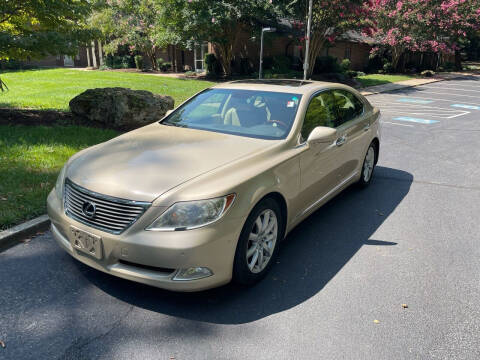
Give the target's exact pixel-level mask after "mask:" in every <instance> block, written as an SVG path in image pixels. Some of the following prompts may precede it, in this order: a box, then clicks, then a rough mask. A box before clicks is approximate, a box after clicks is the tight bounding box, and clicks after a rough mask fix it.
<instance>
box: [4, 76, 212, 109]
mask: <svg viewBox="0 0 480 360" xmlns="http://www.w3.org/2000/svg"><path fill="white" fill-rule="evenodd" d="M0 75H1V79H2V80H3V81H4V82H5V83H6V84H7V86H8V87H9V88H10V90H9V91H8V92H4V93H0V107H9V108H31V109H43V110H47V109H48V110H61V111H67V110H68V102H69V101H70V100H71V99H72V98H73V97H75V96H76V95H78V94H80V93H81V92H83V91H85V90H86V89H91V88H98V87H126V88H130V89H133V90H148V91H151V92H152V93H155V94H163V95H170V96H172V97H173V98H174V99H175V105H176V106H177V105H179V104H180V103H181V102H182V101H184V100H186V99H187V98H189V97H190V96H192V95H193V94H195V93H196V92H198V91H200V90H203V89H205V88H207V87H210V86H212V85H213V83H211V82H208V81H202V80H183V79H176V78H169V77H163V76H153V75H146V74H135V73H126V72H110V71H81V70H74V69H65V68H58V69H38V70H24V71H14V72H6V73H2V74H0Z"/></svg>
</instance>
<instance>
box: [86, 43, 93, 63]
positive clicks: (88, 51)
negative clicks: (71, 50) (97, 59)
mask: <svg viewBox="0 0 480 360" xmlns="http://www.w3.org/2000/svg"><path fill="white" fill-rule="evenodd" d="M85 50H86V51H87V66H88V67H92V63H91V62H90V50H89V47H88V45H87V46H85Z"/></svg>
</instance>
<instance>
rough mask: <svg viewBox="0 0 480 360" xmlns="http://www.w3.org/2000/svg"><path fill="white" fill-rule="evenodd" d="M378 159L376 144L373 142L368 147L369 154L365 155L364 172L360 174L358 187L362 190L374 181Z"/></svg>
mask: <svg viewBox="0 0 480 360" xmlns="http://www.w3.org/2000/svg"><path fill="white" fill-rule="evenodd" d="M376 157H377V146H376V144H375V143H374V142H372V143H371V144H370V146H369V147H368V150H367V153H366V154H365V158H364V160H363V166H362V172H361V173H360V180H359V181H358V185H360V187H362V188H366V187H367V186H368V185H370V182H371V181H372V177H373V172H374V170H375V165H376Z"/></svg>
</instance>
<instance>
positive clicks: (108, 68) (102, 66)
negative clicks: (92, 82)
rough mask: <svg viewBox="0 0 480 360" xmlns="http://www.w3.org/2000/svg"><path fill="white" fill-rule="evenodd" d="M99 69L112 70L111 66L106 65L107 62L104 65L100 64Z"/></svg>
mask: <svg viewBox="0 0 480 360" xmlns="http://www.w3.org/2000/svg"><path fill="white" fill-rule="evenodd" d="M98 70H101V71H104V70H111V67H109V66H108V65H106V64H103V65H100V67H99V68H98Z"/></svg>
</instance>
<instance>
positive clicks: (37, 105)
mask: <svg viewBox="0 0 480 360" xmlns="http://www.w3.org/2000/svg"><path fill="white" fill-rule="evenodd" d="M0 75H1V78H2V80H3V81H4V82H5V83H7V85H8V87H9V88H10V90H9V91H8V92H4V93H0V107H3V108H23V109H25V108H28V109H39V110H59V111H68V110H69V107H68V102H69V101H70V100H71V99H72V98H73V97H75V96H76V95H78V94H80V93H81V92H83V91H85V90H86V89H89V88H98V87H117V86H118V87H127V88H131V89H135V90H148V91H151V92H153V93H157V94H164V95H170V96H172V97H173V98H174V99H175V104H176V105H179V104H180V103H181V102H182V101H184V100H186V99H187V98H189V97H190V96H192V95H193V94H195V93H196V92H198V91H200V90H203V89H204V88H207V87H209V86H211V85H212V84H213V83H211V82H207V81H200V80H182V79H175V78H168V77H160V76H152V75H144V74H135V73H125V72H103V71H80V70H73V69H41V70H26V71H12V72H6V73H2V74H0ZM117 134H118V133H117V132H116V131H113V130H101V129H96V128H88V127H81V126H68V127H67V126H51V127H47V126H8V125H0V230H3V229H6V228H9V227H11V226H13V225H16V224H18V223H21V222H22V221H25V220H28V219H31V218H33V217H35V216H38V215H41V214H44V213H45V212H46V205H45V202H46V198H47V195H48V193H49V192H50V190H51V189H52V188H53V187H54V186H55V182H56V178H57V175H58V173H59V171H60V169H61V167H62V166H63V164H64V163H65V162H66V161H67V159H68V158H69V157H70V156H72V155H73V154H75V153H76V152H78V151H79V150H81V149H83V148H86V147H88V146H91V145H95V144H98V143H100V142H103V141H106V140H109V139H111V138H113V137H115V136H116V135H117Z"/></svg>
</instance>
